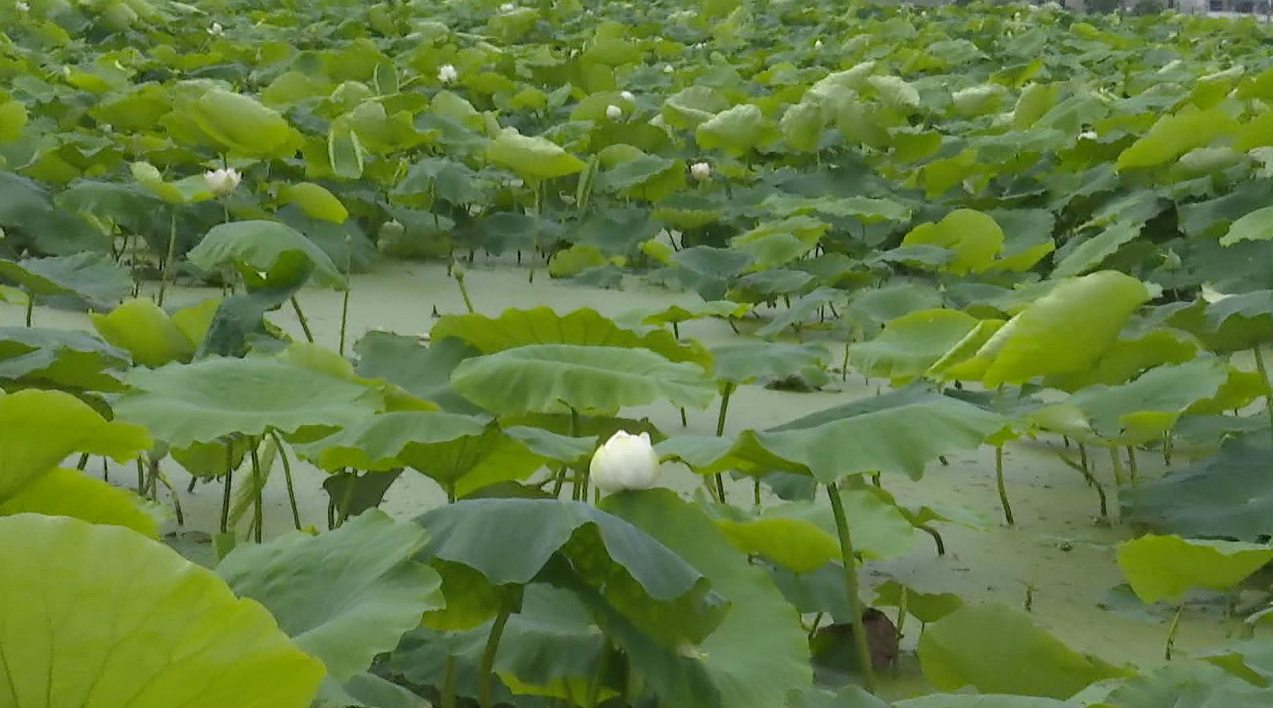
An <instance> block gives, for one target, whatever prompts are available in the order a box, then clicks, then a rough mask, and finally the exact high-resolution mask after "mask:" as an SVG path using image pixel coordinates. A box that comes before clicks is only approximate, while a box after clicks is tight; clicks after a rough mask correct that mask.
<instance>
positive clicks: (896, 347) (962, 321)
mask: <svg viewBox="0 0 1273 708" xmlns="http://www.w3.org/2000/svg"><path fill="white" fill-rule="evenodd" d="M977 324H978V320H977V318H975V317H973V316H972V315H969V314H966V313H963V312H960V311H958V310H920V311H918V312H912V313H910V314H908V315H903V316H902V317H899V318H897V319H895V320H893V321H891V322H889V323H888V324H887V325H885V326H884V330H883V331H882V332H880V333H879V335H878V336H876V337H875V338H874V339H871V340H869V341H866V342H860V343H857V344H853V345H850V346H849V363H850V364H852V365H853V368H854V369H857V370H858V371H860V372H862V374H863V375H866V376H872V377H877V378H888V379H891V380H892V381H893V382H894V383H906V382H907V381H909V380H910V379H913V378H915V377H916V376H919V375H921V374H923V373H924V372H925V371H927V370H928V369H929V367H931V366H932V365H933V364H935V363H936V362H937V361H938V360H939V359H941V358H942V356H943V355H945V354H946V352H948V351H949V350H950V349H951V348H952V347H954V346H955V345H956V344H958V343H959V342H961V341H962V340H963V338H964V337H966V336H967V335H968V333H969V332H971V331H972V330H973V329H974V328H975V327H976V326H977Z"/></svg>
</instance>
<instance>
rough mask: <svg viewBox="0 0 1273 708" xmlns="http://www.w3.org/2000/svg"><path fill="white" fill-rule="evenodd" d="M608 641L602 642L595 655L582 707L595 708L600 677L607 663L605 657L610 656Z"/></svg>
mask: <svg viewBox="0 0 1273 708" xmlns="http://www.w3.org/2000/svg"><path fill="white" fill-rule="evenodd" d="M609 647H610V642H609V641H607V642H605V644H604V648H603V649H602V650H601V654H600V655H599V656H597V668H596V669H594V670H593V672H592V676H591V677H590V678H589V679H588V693H587V695H586V696H585V697H584V701H583V705H584V708H597V699H598V698H599V697H600V696H601V684H602V683H603V681H602V679H603V677H604V676H605V672H606V666H607V665H608V664H609V662H608V661H607V659H609V658H610V648H609Z"/></svg>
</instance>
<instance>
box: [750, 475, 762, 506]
mask: <svg viewBox="0 0 1273 708" xmlns="http://www.w3.org/2000/svg"><path fill="white" fill-rule="evenodd" d="M751 497H752V502H754V503H755V505H756V508H760V479H759V478H756V479H753V480H752V481H751Z"/></svg>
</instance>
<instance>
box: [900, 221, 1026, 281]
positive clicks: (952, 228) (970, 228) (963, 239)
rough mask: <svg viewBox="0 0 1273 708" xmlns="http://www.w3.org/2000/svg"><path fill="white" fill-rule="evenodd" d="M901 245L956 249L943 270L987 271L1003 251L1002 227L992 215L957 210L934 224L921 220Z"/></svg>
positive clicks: (960, 272)
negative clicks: (952, 257) (921, 222)
mask: <svg viewBox="0 0 1273 708" xmlns="http://www.w3.org/2000/svg"><path fill="white" fill-rule="evenodd" d="M902 245H903V246H921V245H932V246H940V247H942V248H946V249H949V250H951V251H954V252H955V259H954V260H953V261H951V262H950V263H949V264H948V265H947V266H946V270H949V271H950V272H951V273H954V274H956V275H966V274H968V273H980V272H982V271H985V270H988V269H989V268H990V266H991V264H992V263H994V260H995V257H996V256H998V255H999V253H1000V252H1001V251H1002V250H1003V229H1002V228H1000V227H999V224H998V223H996V222H995V220H994V218H993V217H991V216H990V215H989V214H986V213H984V212H980V211H976V210H973V209H956V210H954V211H952V212H950V213H949V214H947V215H946V216H945V218H943V219H942V220H941V221H938V222H937V223H932V222H928V223H923V224H920V225H919V226H916V227H915V228H913V229H911V230H910V232H909V233H907V234H906V236H905V237H904V238H903V239H902Z"/></svg>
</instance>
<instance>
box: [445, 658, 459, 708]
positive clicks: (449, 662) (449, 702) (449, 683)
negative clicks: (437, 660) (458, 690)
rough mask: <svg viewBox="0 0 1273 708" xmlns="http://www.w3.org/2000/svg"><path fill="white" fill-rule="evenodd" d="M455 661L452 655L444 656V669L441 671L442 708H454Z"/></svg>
mask: <svg viewBox="0 0 1273 708" xmlns="http://www.w3.org/2000/svg"><path fill="white" fill-rule="evenodd" d="M456 663H457V662H456V660H455V655H454V654H447V655H446V664H445V668H444V669H443V670H442V671H443V673H442V708H455V684H456V683H457V681H458V679H457V677H456Z"/></svg>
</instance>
